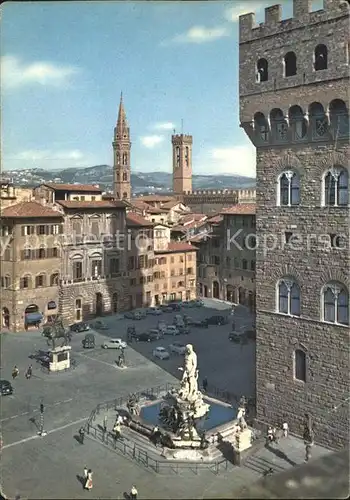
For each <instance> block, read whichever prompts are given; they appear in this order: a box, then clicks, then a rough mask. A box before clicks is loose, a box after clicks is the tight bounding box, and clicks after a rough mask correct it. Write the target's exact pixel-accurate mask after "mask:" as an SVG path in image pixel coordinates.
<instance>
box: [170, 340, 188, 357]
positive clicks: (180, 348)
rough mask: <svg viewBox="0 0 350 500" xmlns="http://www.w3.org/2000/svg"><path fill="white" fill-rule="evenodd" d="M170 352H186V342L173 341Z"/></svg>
mask: <svg viewBox="0 0 350 500" xmlns="http://www.w3.org/2000/svg"><path fill="white" fill-rule="evenodd" d="M169 351H170V352H176V354H186V346H185V345H184V344H180V342H173V343H172V344H170V346H169Z"/></svg>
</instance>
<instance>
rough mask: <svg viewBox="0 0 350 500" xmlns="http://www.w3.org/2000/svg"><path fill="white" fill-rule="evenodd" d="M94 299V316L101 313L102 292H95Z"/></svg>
mask: <svg viewBox="0 0 350 500" xmlns="http://www.w3.org/2000/svg"><path fill="white" fill-rule="evenodd" d="M95 300H96V316H102V314H103V298H102V293H100V292H97V293H96V296H95Z"/></svg>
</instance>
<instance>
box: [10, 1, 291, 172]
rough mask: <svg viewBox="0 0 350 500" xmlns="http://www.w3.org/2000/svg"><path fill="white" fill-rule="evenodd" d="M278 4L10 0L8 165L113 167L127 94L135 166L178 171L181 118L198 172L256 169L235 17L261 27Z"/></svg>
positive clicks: (136, 168) (251, 2)
mask: <svg viewBox="0 0 350 500" xmlns="http://www.w3.org/2000/svg"><path fill="white" fill-rule="evenodd" d="M273 3H274V2H273V1H272V2H271V1H253V0H252V1H248V0H247V1H243V2H238V1H237V2H221V1H219V0H216V1H215V2H168V1H164V2H135V3H134V2H86V3H83V2H79V3H78V2H77V3H75V2H62V3H60V2H42V3H40V2H36V3H18V4H16V3H12V2H11V3H5V4H3V5H2V33H1V72H2V75H1V76H2V96H1V97H2V106H3V110H2V139H3V160H2V168H3V169H14V168H31V167H35V166H36V167H41V168H50V169H59V168H68V167H77V168H78V167H87V166H92V165H97V164H110V165H111V164H112V158H113V157H112V146H111V143H112V139H113V128H114V125H115V121H116V118H117V111H118V105H119V98H120V92H121V91H123V96H124V103H125V107H126V112H127V117H128V121H129V125H130V128H131V137H132V143H133V144H132V160H131V161H132V169H133V170H134V171H155V170H159V171H168V172H170V171H171V133H172V130H173V128H175V129H176V131H177V132H180V131H181V120H183V131H184V133H190V134H192V135H193V140H194V145H193V171H194V173H197V174H213V173H215V172H217V173H231V174H233V173H236V174H240V175H255V166H254V163H255V152H254V148H253V147H252V146H251V145H250V143H249V141H248V139H246V137H245V134H244V133H243V131H242V130H241V129H240V128H239V111H238V104H239V102H238V22H237V21H238V15H239V14H242V13H245V12H250V11H256V12H257V20H258V22H260V21H262V20H263V7H265V6H268V5H272V4H273ZM287 3H290V2H287ZM290 15H291V8H290V5H287V8H286V9H285V11H284V16H283V17H290Z"/></svg>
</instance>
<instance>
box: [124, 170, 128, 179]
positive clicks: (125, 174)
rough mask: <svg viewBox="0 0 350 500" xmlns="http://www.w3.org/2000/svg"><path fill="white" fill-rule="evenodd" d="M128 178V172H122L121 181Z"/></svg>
mask: <svg viewBox="0 0 350 500" xmlns="http://www.w3.org/2000/svg"><path fill="white" fill-rule="evenodd" d="M127 180H128V174H127V173H126V172H123V181H127Z"/></svg>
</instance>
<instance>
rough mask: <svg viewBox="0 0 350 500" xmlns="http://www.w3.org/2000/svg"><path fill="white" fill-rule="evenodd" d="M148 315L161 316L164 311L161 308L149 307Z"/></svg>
mask: <svg viewBox="0 0 350 500" xmlns="http://www.w3.org/2000/svg"><path fill="white" fill-rule="evenodd" d="M146 314H150V315H151V316H159V315H160V314H162V310H161V309H159V307H149V308H148V309H146Z"/></svg>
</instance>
